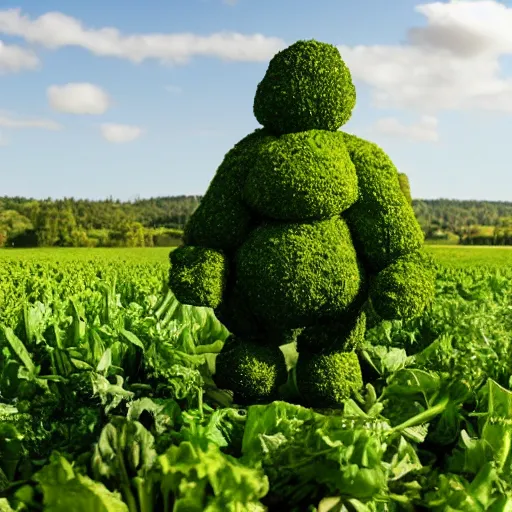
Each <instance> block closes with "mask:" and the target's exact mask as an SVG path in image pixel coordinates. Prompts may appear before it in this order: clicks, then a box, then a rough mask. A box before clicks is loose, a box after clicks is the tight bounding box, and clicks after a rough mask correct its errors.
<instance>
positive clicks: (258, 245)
mask: <svg viewBox="0 0 512 512" xmlns="http://www.w3.org/2000/svg"><path fill="white" fill-rule="evenodd" d="M354 106H355V88H354V85H353V83H352V79H351V75H350V71H349V70H348V68H347V67H346V66H345V64H344V62H343V60H342V58H341V56H340V54H339V52H338V50H337V49H336V48H335V47H334V46H331V45H329V44H325V43H319V42H317V41H299V42H297V43H295V44H293V45H291V46H290V47H288V48H286V49H285V50H283V51H281V52H279V53H278V54H277V55H275V57H274V58H273V59H272V60H271V62H270V64H269V67H268V70H267V73H266V74H265V77H264V78H263V80H262V82H261V83H260V84H259V85H258V88H257V92H256V96H255V100H254V113H255V116H256V118H257V119H258V121H260V123H261V124H262V125H263V128H261V129H258V130H256V131H255V132H253V133H252V134H250V135H248V136H247V137H245V138H244V139H243V140H242V141H240V142H239V143H237V144H236V145H235V147H234V148H233V149H231V151H229V152H228V153H227V154H226V156H225V158H224V161H223V162H222V164H221V165H220V167H219V168H218V170H217V173H216V174H215V176H214V178H213V180H212V182H211V184H210V186H209V188H208V191H207V192H206V195H205V196H204V198H203V200H202V202H201V204H200V205H199V207H198V208H197V210H196V211H195V212H194V214H193V215H192V217H191V219H190V221H189V223H188V224H187V226H186V228H185V235H184V242H185V245H184V246H183V247H180V248H178V249H176V250H175V251H174V252H172V253H171V263H172V265H171V270H170V287H171V289H172V290H173V291H174V293H175V294H176V297H177V298H178V300H180V301H181V302H183V303H186V304H192V305H196V306H208V307H212V308H214V309H215V312H216V315H217V317H218V318H219V319H220V320H221V321H222V322H223V323H224V324H225V325H226V327H227V328H228V329H229V330H230V332H231V333H232V336H231V337H230V338H229V339H228V341H227V342H226V344H225V347H224V349H223V350H222V351H221V353H220V354H219V356H218V357H217V362H216V366H217V369H216V375H215V379H216V382H217V385H218V386H219V387H224V388H229V389H231V390H233V391H234V393H235V399H236V400H238V401H239V402H245V403H255V402H259V401H268V400H272V399H274V398H277V396H278V389H279V387H280V385H282V384H284V383H285V382H286V378H287V372H286V367H285V362H284V358H283V355H282V353H281V352H280V350H278V347H279V346H281V345H283V344H285V343H288V342H290V341H296V344H297V350H298V353H299V358H298V363H297V367H296V371H295V378H296V384H297V388H298V390H299V392H300V394H301V396H302V399H303V401H305V402H306V403H307V404H310V405H313V406H318V407H336V406H339V405H340V404H341V403H342V402H343V400H345V399H346V398H347V397H348V396H350V394H351V393H352V392H354V391H356V390H358V389H359V388H360V387H361V386H362V377H361V370H360V367H359V362H358V358H357V354H356V350H357V348H358V346H359V345H360V343H361V341H362V340H363V339H364V334H365V329H366V314H367V313H368V312H370V311H371V312H372V318H373V317H375V315H380V317H381V318H384V319H394V318H409V317H412V316H415V315H419V314H421V313H422V312H423V310H424V309H425V307H426V306H427V305H428V304H429V303H430V302H431V300H432V298H433V294H434V270H433V268H434V267H433V265H432V264H431V262H430V261H429V260H428V258H427V257H426V256H425V255H424V254H423V253H422V251H421V246H422V244H423V234H422V231H421V228H420V226H419V224H418V222H417V221H416V218H415V216H414V212H413V210H412V207H411V205H410V202H409V200H408V199H407V198H406V196H405V194H404V193H403V191H402V189H401V187H400V183H399V174H398V171H397V169H396V168H395V166H394V165H393V163H392V162H391V160H390V159H389V157H388V156H387V155H386V154H385V153H384V151H382V149H380V148H379V147H378V146H377V145H375V144H373V143H371V142H367V141H365V140H363V139H360V138H358V137H355V136H354V135H349V134H347V133H343V132H341V131H339V128H340V127H341V126H342V125H343V124H344V123H346V122H347V121H348V119H349V118H350V115H351V113H352V109H353V108H354Z"/></svg>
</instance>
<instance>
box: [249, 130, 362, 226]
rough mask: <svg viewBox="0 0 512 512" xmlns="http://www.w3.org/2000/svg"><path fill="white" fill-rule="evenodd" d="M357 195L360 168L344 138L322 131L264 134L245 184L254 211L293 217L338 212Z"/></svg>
mask: <svg viewBox="0 0 512 512" xmlns="http://www.w3.org/2000/svg"><path fill="white" fill-rule="evenodd" d="M357 195H358V192H357V176H356V170H355V167H354V164H353V163H352V162H351V160H350V156H349V154H348V151H347V148H346V146H345V144H344V143H343V139H342V138H341V137H340V135H339V134H338V133H332V132H327V131H322V130H309V131H307V132H299V133H291V134H287V135H282V136H281V137H268V138H266V139H265V140H264V141H262V143H261V144H260V145H259V148H258V157H257V159H256V160H255V162H254V163H253V166H252V167H251V168H250V171H249V174H248V176H247V180H246V182H245V187H244V200H245V201H246V203H247V204H248V205H249V206H251V208H252V209H254V210H255V211H257V212H258V213H260V214H261V215H263V216H265V217H270V218H273V219H280V220H291V221H297V220H299V221H307V220H311V219H328V218H330V217H333V216H335V215H339V214H340V213H341V212H343V211H344V210H346V209H347V208H348V207H349V206H350V205H352V204H353V203H354V202H355V200H356V199H357Z"/></svg>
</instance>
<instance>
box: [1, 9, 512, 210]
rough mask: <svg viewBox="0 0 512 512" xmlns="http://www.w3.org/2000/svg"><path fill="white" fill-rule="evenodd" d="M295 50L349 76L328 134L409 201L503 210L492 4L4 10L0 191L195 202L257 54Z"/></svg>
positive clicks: (505, 184) (504, 39) (506, 42)
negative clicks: (361, 154)
mask: <svg viewBox="0 0 512 512" xmlns="http://www.w3.org/2000/svg"><path fill="white" fill-rule="evenodd" d="M113 29H115V31H114V30H113ZM184 34H185V36H184ZM256 35H259V37H256ZM142 36H143V37H142ZM310 38H314V39H318V40H321V41H324V42H328V43H331V44H334V45H337V46H338V47H339V48H340V52H341V54H342V56H343V58H344V59H345V60H346V62H347V64H348V65H349V67H350V69H351V71H352V74H353V77H354V81H355V84H356V88H357V95H358V99H357V106H356V109H355V110H354V113H353V116H352V119H351V120H350V121H349V123H348V124H347V125H345V127H344V128H343V129H346V131H349V132H351V133H355V134H356V135H360V136H362V137H364V138H367V139H369V140H372V141H374V142H377V143H378V144H379V145H381V146H382V147H383V148H384V149H385V150H386V151H387V153H388V154H389V155H390V157H391V158H392V160H393V161H394V162H395V164H396V165H397V167H398V168H399V169H400V170H401V171H403V172H406V173H407V174H408V175H409V178H410V181H411V187H412V191H413V196H414V197H417V198H438V197H445V198H456V199H489V200H510V201H512V192H511V191H512V171H511V170H510V169H511V166H510V163H509V150H508V147H509V145H510V142H509V139H510V136H511V135H510V134H511V133H512V129H511V127H512V125H511V116H512V65H511V64H510V62H511V61H510V59H509V57H510V55H512V8H511V7H510V6H509V5H508V4H507V2H495V1H490V0H486V1H474V0H473V1H460V0H459V1H455V2H430V3H429V2H421V3H418V2H414V1H410V0H393V1H392V2H383V1H382V0H358V1H357V2H350V1H345V0H317V1H315V2H313V1H311V0H279V1H276V0H257V1H256V0H238V1H234V0H232V1H227V0H146V1H145V2H141V1H135V0H124V1H122V2H121V1H120V0H110V1H105V0H103V1H100V0H88V1H87V2H85V1H83V0H74V1H73V2H69V1H68V2H64V1H63V0H61V1H51V0H47V1H45V2H41V1H38V0H32V1H17V2H11V1H5V0H4V1H3V2H1V3H0V41H2V45H0V84H1V89H0V162H1V164H0V180H1V184H2V185H1V189H0V195H21V196H30V197H36V198H44V197H54V198H58V197H65V196H67V197H69V196H74V197H83V198H93V199H99V198H105V197H108V196H113V197H115V198H119V199H122V200H126V199H133V198H135V197H137V196H139V197H152V196H153V197H154V196H161V195H181V194H203V193H204V192H205V190H206V188H207V186H208V183H209V181H210V180H211V178H212V177H213V175H214V173H215V170H216V168H217V167H218V165H219V164H220V162H221V160H222V157H223V155H224V154H225V153H226V152H227V151H228V150H229V149H230V148H231V147H232V146H233V144H234V143H236V142H237V141H238V140H239V139H241V138H242V137H244V136H245V135H246V134H247V133H249V132H250V131H252V130H253V129H255V128H257V127H258V123H257V121H256V120H255V119H254V116H253V114H252V103H253V97H254V92H255V90H256V86H257V84H258V82H259V81H260V80H261V78H262V77H263V75H264V73H265V70H266V67H267V65H268V61H269V60H270V58H271V56H272V55H273V54H274V53H275V52H276V51H277V50H278V49H280V48H282V47H284V46H286V45H288V44H291V43H293V42H295V41H296V40H299V39H310Z"/></svg>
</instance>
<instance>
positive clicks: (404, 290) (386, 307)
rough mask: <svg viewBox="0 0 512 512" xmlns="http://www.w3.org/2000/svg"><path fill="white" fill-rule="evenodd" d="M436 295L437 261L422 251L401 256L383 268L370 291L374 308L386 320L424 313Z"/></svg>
mask: <svg viewBox="0 0 512 512" xmlns="http://www.w3.org/2000/svg"><path fill="white" fill-rule="evenodd" d="M434 294H435V270H434V264H433V262H432V261H431V258H429V257H428V255H427V254H425V253H423V252H422V251H417V252H413V253H410V254H407V255H405V256H401V257H400V258H398V259H397V260H396V261H394V262H393V263H392V264H391V265H389V266H388V267H386V268H385V269H384V270H381V271H380V272H379V273H378V274H377V276H376V277H375V280H374V281H373V283H372V285H371V290H370V297H371V300H372V305H373V307H374V309H375V311H376V312H377V313H378V315H379V316H380V317H381V318H384V319H386V320H392V319H400V318H412V317H415V316H418V315H421V314H422V313H423V311H424V310H425V308H426V307H428V306H429V305H430V304H431V303H432V299H433V298H434Z"/></svg>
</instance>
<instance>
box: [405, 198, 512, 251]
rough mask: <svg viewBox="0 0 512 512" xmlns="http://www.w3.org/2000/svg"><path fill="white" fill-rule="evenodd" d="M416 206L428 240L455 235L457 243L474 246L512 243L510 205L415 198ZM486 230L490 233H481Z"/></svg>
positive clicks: (414, 204)
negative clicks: (461, 241) (460, 241)
mask: <svg viewBox="0 0 512 512" xmlns="http://www.w3.org/2000/svg"><path fill="white" fill-rule="evenodd" d="M413 207H414V212H415V214H416V217H417V218H418V221H419V223H420V224H421V227H422V229H423V232H424V233H425V236H426V239H427V240H432V239H434V240H437V239H439V238H440V237H442V236H449V237H453V236H455V237H456V238H455V239H454V243H455V244H457V243H459V238H462V239H464V240H465V242H466V243H467V244H471V245H511V244H512V222H511V219H512V203H511V202H507V201H474V200H472V201H461V200H455V199H425V200H420V199H416V200H414V201H413ZM486 227H487V228H490V233H489V232H484V233H482V231H484V230H485V228H486Z"/></svg>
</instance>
